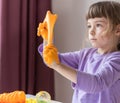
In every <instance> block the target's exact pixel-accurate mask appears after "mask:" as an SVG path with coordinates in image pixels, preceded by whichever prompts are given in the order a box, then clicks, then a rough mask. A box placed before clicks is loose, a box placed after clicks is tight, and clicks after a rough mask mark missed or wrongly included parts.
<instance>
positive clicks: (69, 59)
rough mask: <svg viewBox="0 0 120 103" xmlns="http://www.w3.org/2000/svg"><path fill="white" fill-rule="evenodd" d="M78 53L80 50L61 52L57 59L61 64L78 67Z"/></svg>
mask: <svg viewBox="0 0 120 103" xmlns="http://www.w3.org/2000/svg"><path fill="white" fill-rule="evenodd" d="M80 54H81V52H80V51H76V52H68V53H61V54H59V59H60V62H61V63H62V64H65V65H67V66H70V67H72V68H75V69H78V65H79V60H80Z"/></svg>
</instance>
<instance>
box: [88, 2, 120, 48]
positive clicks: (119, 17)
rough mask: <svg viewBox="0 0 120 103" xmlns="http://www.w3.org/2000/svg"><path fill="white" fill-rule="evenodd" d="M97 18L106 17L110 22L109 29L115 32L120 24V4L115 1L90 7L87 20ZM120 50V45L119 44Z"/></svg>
mask: <svg viewBox="0 0 120 103" xmlns="http://www.w3.org/2000/svg"><path fill="white" fill-rule="evenodd" d="M95 17H105V18H107V19H108V20H109V23H110V24H109V29H110V30H114V29H115V27H116V26H117V25H119V24H120V3H119V2H115V1H100V2H97V3H94V4H92V5H91V6H90V8H89V10H88V13H87V15H86V20H88V19H90V18H95ZM118 49H119V50H120V43H119V44H118Z"/></svg>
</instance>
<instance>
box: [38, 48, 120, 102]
mask: <svg viewBox="0 0 120 103" xmlns="http://www.w3.org/2000/svg"><path fill="white" fill-rule="evenodd" d="M38 51H39V53H41V52H42V46H40V47H39V49H38ZM59 59H60V62H61V63H63V64H65V65H68V66H70V67H72V68H73V69H77V70H78V73H77V83H76V84H75V83H72V87H73V89H74V94H73V99H72V103H120V51H118V52H113V53H108V54H103V55H100V54H98V53H97V49H94V48H86V49H83V50H80V51H76V52H69V53H60V54H59Z"/></svg>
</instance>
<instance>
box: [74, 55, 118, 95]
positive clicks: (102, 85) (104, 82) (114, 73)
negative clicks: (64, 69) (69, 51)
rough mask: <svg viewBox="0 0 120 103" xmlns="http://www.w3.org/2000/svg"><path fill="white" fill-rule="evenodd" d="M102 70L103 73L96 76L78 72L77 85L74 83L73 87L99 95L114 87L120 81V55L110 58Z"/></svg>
mask: <svg viewBox="0 0 120 103" xmlns="http://www.w3.org/2000/svg"><path fill="white" fill-rule="evenodd" d="M100 68H101V71H100V72H98V73H96V74H90V73H85V72H81V71H78V74H77V83H76V84H74V83H73V87H74V88H77V89H80V90H83V91H85V92H88V93H97V92H100V91H103V90H105V89H107V88H109V87H111V86H113V85H114V84H115V83H117V82H116V81H120V54H119V55H117V56H116V55H113V56H111V57H110V58H108V59H107V60H106V62H105V63H104V64H103V65H101V67H100ZM118 85H119V86H120V83H119V84H118Z"/></svg>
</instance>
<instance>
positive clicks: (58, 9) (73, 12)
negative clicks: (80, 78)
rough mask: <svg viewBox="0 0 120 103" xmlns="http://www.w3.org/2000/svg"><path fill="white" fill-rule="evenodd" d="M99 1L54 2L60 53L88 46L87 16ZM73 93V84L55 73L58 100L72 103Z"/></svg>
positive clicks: (71, 0)
mask: <svg viewBox="0 0 120 103" xmlns="http://www.w3.org/2000/svg"><path fill="white" fill-rule="evenodd" d="M97 1H102V0H52V10H53V13H56V14H58V19H57V22H56V24H55V29H54V35H55V45H56V47H57V48H58V50H59V52H67V51H75V50H79V49H80V48H82V47H84V46H85V45H86V43H87V42H86V41H85V39H84V36H85V35H86V33H87V32H86V21H85V14H86V12H87V10H88V7H89V5H90V4H91V3H93V2H97ZM116 1H119V0H116ZM72 93H73V90H72V88H71V82H70V81H68V80H67V79H65V78H64V77H62V76H61V75H59V74H58V73H56V72H55V98H56V100H58V101H61V102H63V103H71V100H72Z"/></svg>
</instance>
